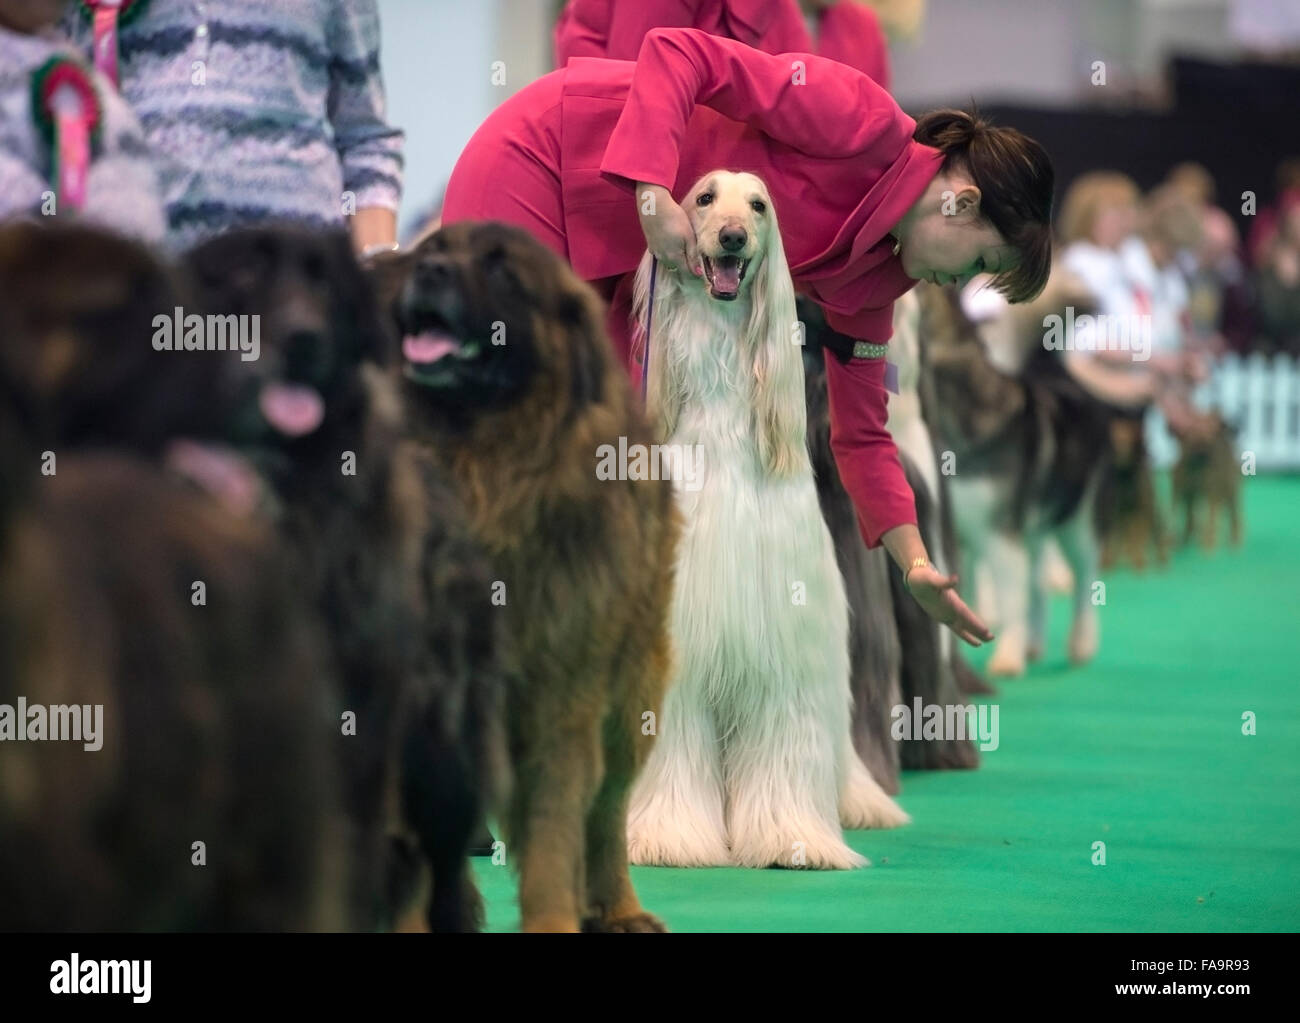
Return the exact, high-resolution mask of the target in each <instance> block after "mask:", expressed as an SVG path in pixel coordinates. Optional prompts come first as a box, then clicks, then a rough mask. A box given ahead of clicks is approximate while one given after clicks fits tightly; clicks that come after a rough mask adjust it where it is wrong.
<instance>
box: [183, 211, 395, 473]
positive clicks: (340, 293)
mask: <svg viewBox="0 0 1300 1023" xmlns="http://www.w3.org/2000/svg"><path fill="white" fill-rule="evenodd" d="M188 263H189V266H190V268H191V271H192V274H193V277H194V281H195V284H196V287H197V288H198V291H199V295H200V300H201V305H202V307H203V311H204V312H206V313H207V314H209V315H216V316H237V317H248V318H250V319H251V320H252V321H253V325H254V329H256V331H257V334H258V338H259V344H258V346H257V347H258V357H257V358H256V359H254V360H251V361H249V360H245V359H242V358H236V357H234V356H230V357H227V358H226V359H225V361H224V363H223V369H224V372H225V374H226V375H227V377H228V378H229V379H231V380H233V387H234V390H235V391H236V393H237V394H238V399H237V402H236V407H235V410H234V413H233V415H232V416H231V417H230V419H229V420H228V423H227V430H226V436H227V438H228V439H230V440H231V441H233V442H235V443H237V444H238V445H240V446H241V447H243V448H245V449H254V450H261V451H262V452H263V453H266V452H268V451H270V450H272V449H279V450H281V451H284V452H289V453H292V454H293V455H294V456H295V457H308V456H310V455H312V454H313V453H319V454H321V455H322V457H329V458H338V457H339V453H340V451H342V450H344V449H346V448H348V447H349V446H350V443H352V442H353V441H354V440H355V437H356V434H357V431H358V429H359V427H360V424H361V422H362V421H363V419H364V417H365V414H366V400H367V399H366V387H365V382H364V378H363V373H362V368H363V366H364V365H365V364H367V363H369V362H376V363H378V362H383V361H385V344H386V342H385V335H384V332H383V327H382V323H381V322H380V320H379V316H378V311H377V308H376V306H375V302H374V297H373V294H372V292H371V289H370V286H369V283H368V282H367V280H366V278H365V275H364V273H363V272H362V270H361V268H360V266H359V265H358V263H357V261H356V259H355V258H354V257H353V255H352V250H351V246H350V244H349V242H348V239H347V237H346V235H344V234H343V233H342V232H328V233H325V232H312V231H307V230H304V229H300V228H292V227H268V228H255V229H250V230H243V231H237V232H232V233H230V234H226V235H222V236H220V237H218V238H215V239H213V240H212V241H209V242H206V243H204V244H202V245H200V246H199V247H197V248H196V249H194V250H193V251H192V252H190V253H189V255H188Z"/></svg>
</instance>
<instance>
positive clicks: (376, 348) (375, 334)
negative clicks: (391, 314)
mask: <svg viewBox="0 0 1300 1023" xmlns="http://www.w3.org/2000/svg"><path fill="white" fill-rule="evenodd" d="M325 244H326V246H327V252H328V258H329V268H330V272H329V280H330V289H331V292H332V296H333V307H334V308H333V314H334V317H335V322H337V323H340V324H341V325H342V326H343V328H344V330H345V331H346V332H347V337H348V340H349V342H350V343H351V345H352V354H353V356H354V357H355V358H358V359H361V360H363V361H366V362H374V363H377V364H378V365H381V366H387V365H389V364H391V362H392V360H393V355H394V352H395V349H396V346H395V344H394V343H393V340H392V332H391V331H389V330H386V329H385V324H384V321H383V318H382V317H381V315H380V306H379V299H378V296H377V293H376V289H375V282H374V281H373V279H372V278H371V277H370V275H368V274H367V273H366V272H365V271H364V270H363V269H362V267H361V263H360V261H359V259H358V258H357V256H356V254H355V253H354V252H353V250H352V239H351V238H350V237H349V236H348V235H347V234H346V233H344V232H342V231H335V232H331V234H330V236H329V238H328V239H327V240H326V242H325Z"/></svg>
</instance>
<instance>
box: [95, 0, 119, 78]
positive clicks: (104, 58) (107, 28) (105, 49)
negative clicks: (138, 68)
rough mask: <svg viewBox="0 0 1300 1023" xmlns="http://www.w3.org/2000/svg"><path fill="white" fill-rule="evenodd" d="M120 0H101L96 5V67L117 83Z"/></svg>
mask: <svg viewBox="0 0 1300 1023" xmlns="http://www.w3.org/2000/svg"><path fill="white" fill-rule="evenodd" d="M119 6H120V0H100V2H99V3H97V4H96V5H95V35H94V40H95V42H94V46H95V67H97V68H98V69H99V71H100V73H101V74H103V75H104V76H105V77H107V78H108V80H109V81H110V82H112V83H113V85H114V86H116V85H117V12H118V8H119Z"/></svg>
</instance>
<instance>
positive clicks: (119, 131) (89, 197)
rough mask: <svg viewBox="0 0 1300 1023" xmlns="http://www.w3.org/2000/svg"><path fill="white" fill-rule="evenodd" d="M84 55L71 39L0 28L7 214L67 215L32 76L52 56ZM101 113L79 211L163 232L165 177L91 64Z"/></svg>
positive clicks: (132, 231) (103, 221) (115, 226)
mask: <svg viewBox="0 0 1300 1023" xmlns="http://www.w3.org/2000/svg"><path fill="white" fill-rule="evenodd" d="M59 55H64V56H67V57H71V58H74V59H75V58H76V57H77V54H76V53H75V52H74V51H73V50H72V48H71V47H69V46H68V45H67V44H66V43H64V42H62V41H60V40H57V39H53V38H46V37H44V36H39V35H20V34H19V33H17V32H10V31H8V30H7V29H3V28H0V220H5V219H9V218H12V217H28V216H31V217H39V216H42V215H45V216H49V215H50V214H51V213H52V214H53V215H55V216H67V215H69V213H68V210H67V209H66V207H65V208H62V209H61V208H59V206H58V204H57V202H56V203H53V204H51V203H50V202H49V201H48V200H49V196H51V195H52V194H53V193H54V192H55V191H56V183H55V182H54V180H53V176H54V167H53V160H52V158H51V153H50V150H49V147H48V146H47V145H46V143H45V141H44V140H43V139H42V137H41V133H40V131H39V129H38V127H37V122H36V119H35V118H34V116H33V113H32V79H33V77H34V76H35V75H36V73H37V72H38V71H39V70H40V68H41V67H42V65H44V64H45V62H46V61H48V60H49V59H50V58H51V57H55V56H59ZM87 74H89V75H90V76H91V81H92V82H93V83H94V86H95V93H96V96H97V99H98V101H99V106H100V111H101V117H102V120H101V123H100V130H99V144H98V145H97V146H96V148H95V150H94V152H93V153H92V159H91V164H90V171H89V174H88V175H87V178H86V205H85V208H84V209H83V210H82V212H81V214H80V216H81V217H82V218H83V219H85V220H87V221H91V222H93V223H96V224H98V225H99V226H101V227H106V228H110V229H112V230H116V231H119V232H121V233H123V234H127V235H132V236H134V237H137V238H140V239H143V240H144V241H150V242H156V241H161V240H162V237H163V232H164V221H163V210H162V202H161V198H160V196H159V192H158V180H157V177H156V175H155V173H154V167H153V164H152V162H151V160H150V159H149V151H148V147H147V146H146V145H145V141H144V136H143V135H142V134H141V132H140V125H139V124H138V123H137V122H136V119H135V117H134V116H132V114H131V111H130V109H129V108H128V107H127V105H126V104H125V103H124V102H123V101H122V98H121V97H120V96H118V95H117V93H116V92H114V91H113V86H112V85H110V84H109V82H108V81H107V80H106V79H105V78H103V77H100V76H98V75H95V74H93V72H91V71H90V69H89V68H87Z"/></svg>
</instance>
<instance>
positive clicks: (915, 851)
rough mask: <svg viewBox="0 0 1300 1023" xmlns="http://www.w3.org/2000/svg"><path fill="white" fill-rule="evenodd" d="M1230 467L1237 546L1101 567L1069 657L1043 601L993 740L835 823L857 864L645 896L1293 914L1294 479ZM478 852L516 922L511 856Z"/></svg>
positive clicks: (773, 921) (1070, 924) (756, 920)
mask: <svg viewBox="0 0 1300 1023" xmlns="http://www.w3.org/2000/svg"><path fill="white" fill-rule="evenodd" d="M1245 483H1246V487H1245V503H1246V538H1245V544H1244V546H1243V548H1242V549H1241V550H1238V551H1227V550H1225V549H1223V548H1220V549H1219V550H1218V551H1216V552H1214V553H1212V554H1209V555H1206V554H1202V553H1201V552H1199V551H1197V550H1187V551H1183V552H1180V553H1178V554H1176V555H1175V557H1174V559H1173V562H1172V564H1171V565H1170V566H1169V567H1168V568H1167V569H1165V570H1163V571H1148V572H1147V573H1146V574H1143V575H1138V574H1135V573H1133V572H1130V571H1121V572H1116V573H1113V574H1111V575H1110V576H1109V577H1108V578H1107V580H1106V585H1107V593H1106V604H1105V606H1104V607H1103V608H1102V609H1101V610H1102V643H1101V653H1100V654H1099V656H1098V657H1097V659H1096V660H1095V661H1094V662H1093V663H1092V664H1091V665H1089V666H1088V667H1086V668H1083V669H1078V670H1070V669H1069V668H1068V667H1067V664H1066V660H1065V653H1064V650H1065V630H1066V624H1067V623H1066V611H1067V608H1066V606H1065V603H1064V601H1063V600H1058V601H1056V602H1055V604H1054V606H1053V609H1052V610H1053V620H1052V626H1051V642H1050V644H1049V648H1048V652H1047V656H1046V657H1045V659H1044V661H1043V663H1041V664H1039V665H1037V666H1035V667H1034V668H1032V669H1031V671H1030V673H1029V674H1028V675H1027V676H1026V677H1025V678H1024V679H1021V680H1018V681H1012V682H1008V683H1004V684H1003V685H1002V686H1001V691H1000V692H999V694H998V695H997V696H995V697H993V698H992V699H993V700H994V701H995V702H997V704H998V705H999V708H1000V711H999V716H1000V720H999V726H1000V733H1001V734H1000V740H1001V744H1000V747H999V748H998V749H997V750H996V751H992V752H989V753H986V754H984V761H983V764H982V765H981V767H980V768H979V769H978V770H976V771H964V772H953V771H945V772H916V773H909V774H907V775H905V776H904V779H903V793H902V795H901V796H900V797H899V801H900V802H901V804H902V805H903V806H904V807H905V808H906V809H907V811H908V812H909V813H910V814H911V815H912V818H913V823H912V824H910V825H908V826H906V827H904V828H900V829H897V830H894V831H884V832H879V831H859V832H853V833H851V834H850V835H849V836H848V837H849V842H850V844H851V845H852V846H853V847H854V848H855V849H857V850H858V851H860V852H862V853H864V854H865V855H866V856H868V857H869V858H870V859H871V860H872V861H873V864H874V865H873V866H872V867H870V868H868V869H864V870H858V871H850V872H803V871H790V870H733V869H715V870H675V869H667V868H654V867H639V868H633V871H632V878H633V881H634V883H635V884H636V886H637V890H638V892H639V893H640V896H641V900H642V902H643V903H644V904H645V905H646V907H647V908H649V909H650V910H651V911H653V912H655V913H657V914H659V915H660V916H661V917H662V918H663V919H664V920H665V921H666V922H667V923H668V925H669V927H670V928H671V929H672V930H674V931H683V932H687V931H934V930H938V931H1295V930H1300V542H1298V540H1297V534H1298V533H1300V527H1298V526H1297V520H1298V519H1300V478H1297V477H1281V476H1272V477H1258V478H1248V479H1247V480H1246V481H1245ZM982 659H983V658H982V657H978V656H977V658H976V660H977V663H982ZM1245 711H1252V712H1254V714H1255V716H1256V719H1257V725H1256V727H1257V734H1256V735H1254V736H1246V735H1243V734H1242V714H1243V713H1244V712H1245ZM1095 842H1104V843H1105V851H1106V864H1105V865H1104V866H1095V865H1094V864H1093V843H1095ZM475 868H476V870H477V873H478V877H479V881H480V884H481V886H482V889H483V893H484V896H485V898H486V899H487V902H488V924H489V929H490V930H498V931H499V930H513V929H517V928H518V922H519V918H518V908H517V903H516V898H515V889H514V879H513V876H512V875H511V874H510V872H509V871H508V870H507V868H505V867H494V866H492V865H491V864H490V863H489V862H488V861H487V860H481V859H480V860H476V861H475Z"/></svg>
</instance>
